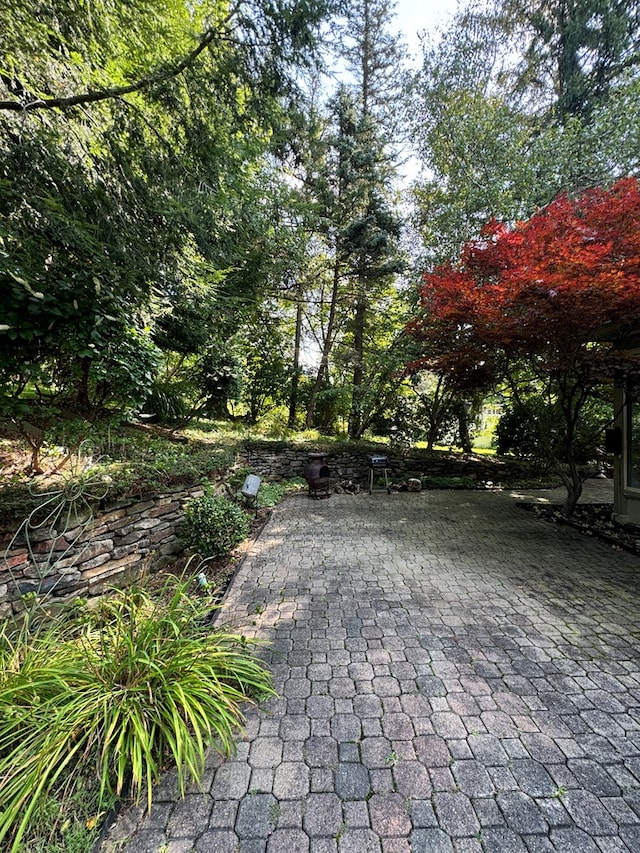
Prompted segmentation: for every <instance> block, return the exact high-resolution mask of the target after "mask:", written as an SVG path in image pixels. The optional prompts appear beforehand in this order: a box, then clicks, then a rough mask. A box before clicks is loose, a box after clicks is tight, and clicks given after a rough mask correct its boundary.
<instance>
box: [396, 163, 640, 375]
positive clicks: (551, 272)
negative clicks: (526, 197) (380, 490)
mask: <svg viewBox="0 0 640 853" xmlns="http://www.w3.org/2000/svg"><path fill="white" fill-rule="evenodd" d="M420 298H421V310H420V312H419V315H418V316H417V317H416V318H415V319H414V320H413V321H412V322H411V323H410V324H409V332H410V334H412V335H413V336H414V337H415V338H417V339H418V340H420V341H422V342H423V344H424V352H425V357H424V359H423V360H422V361H419V362H415V363H414V364H413V365H411V366H410V369H419V368H421V367H430V368H431V369H435V370H439V371H442V372H445V373H447V374H449V375H450V376H451V378H453V379H454V380H456V381H457V382H458V384H459V385H460V386H466V387H469V386H471V385H474V384H475V385H480V384H482V382H483V380H485V379H487V378H488V377H489V375H490V374H491V372H492V366H493V363H494V360H495V356H496V354H497V353H498V352H500V353H502V354H505V355H507V356H518V355H524V354H527V355H531V354H534V355H536V356H538V357H539V359H540V360H541V361H544V362H546V367H547V370H548V371H549V372H551V373H553V372H561V371H563V370H567V369H572V368H574V367H576V366H580V365H582V366H583V367H587V366H588V365H589V364H591V366H592V367H595V366H596V362H598V361H600V362H602V364H601V366H604V362H603V358H604V357H605V356H606V355H608V356H610V354H611V349H612V342H611V337H612V336H611V334H610V333H611V330H614V331H615V333H616V334H617V335H618V337H622V336H623V334H624V333H625V332H626V331H629V330H631V329H634V328H635V329H640V189H639V187H638V183H637V181H636V180H635V179H634V178H625V179H622V180H620V181H618V182H617V183H616V184H615V185H614V186H613V187H612V188H611V189H592V190H589V191H587V192H585V193H583V194H582V195H580V196H579V197H577V198H570V197H568V196H566V195H561V196H559V197H558V198H556V199H555V201H553V202H552V203H551V204H549V205H548V206H547V207H545V208H543V209H542V210H540V211H538V212H537V213H536V214H534V216H532V217H531V219H529V220H527V221H526V222H520V223H518V224H517V225H516V226H514V227H512V228H509V227H506V226H504V225H502V224H500V223H498V222H495V221H493V222H490V223H489V224H488V225H487V226H486V227H485V229H484V231H483V233H482V235H481V238H480V239H479V240H477V241H473V242H470V243H467V244H466V245H465V246H464V248H463V250H462V252H461V257H460V261H459V263H458V264H456V265H453V264H447V265H444V266H440V267H438V268H437V269H435V270H434V271H433V272H431V273H427V274H425V276H424V281H423V284H422V287H421V290H420ZM603 331H608V332H609V334H606V335H603ZM603 337H604V338H606V340H607V343H603V342H602V341H603ZM596 341H600V343H594V342H596Z"/></svg>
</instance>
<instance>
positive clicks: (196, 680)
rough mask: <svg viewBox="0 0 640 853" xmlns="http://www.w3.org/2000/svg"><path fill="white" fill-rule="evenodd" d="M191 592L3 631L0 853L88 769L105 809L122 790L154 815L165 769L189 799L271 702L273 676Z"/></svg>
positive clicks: (166, 591) (130, 595)
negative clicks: (211, 763) (214, 623)
mask: <svg viewBox="0 0 640 853" xmlns="http://www.w3.org/2000/svg"><path fill="white" fill-rule="evenodd" d="M191 587H192V584H191V582H190V581H184V580H177V579H175V578H172V579H170V580H169V581H167V584H166V586H165V587H164V588H163V590H162V591H161V593H160V594H159V595H156V594H154V597H153V598H152V597H151V596H150V594H149V593H148V592H147V591H146V590H145V589H144V588H142V587H140V586H136V587H134V588H131V589H129V590H126V591H120V592H117V593H115V594H114V595H113V596H111V597H109V598H108V599H105V600H104V601H103V602H102V603H101V604H100V606H99V607H98V608H97V609H96V610H94V611H90V612H88V613H87V612H85V613H84V615H83V618H82V619H81V620H80V619H77V618H75V619H74V621H73V624H71V625H70V624H69V620H68V618H67V619H66V620H63V619H62V617H58V618H56V619H54V620H53V621H52V622H50V623H49V624H48V625H47V626H46V627H44V628H42V629H41V630H40V631H38V632H37V633H36V634H35V635H30V634H29V632H28V631H26V630H23V631H21V632H19V633H18V634H17V636H15V637H12V636H11V635H10V634H9V632H8V629H7V628H6V627H5V629H4V631H3V632H2V633H0V849H2V850H8V851H18V850H20V849H22V850H24V849H27V848H28V846H29V845H28V844H27V847H26V848H25V846H24V844H25V841H26V840H27V839H28V838H29V833H30V831H32V823H33V821H34V820H35V819H37V817H38V814H39V812H40V813H41V812H42V808H43V804H44V803H45V801H47V800H50V799H51V798H56V797H58V798H62V799H63V800H64V796H65V791H70V790H73V786H74V783H75V780H76V779H77V778H78V777H79V776H80V775H84V777H86V772H87V766H91V767H93V768H94V769H93V774H92V775H93V777H94V778H95V782H96V789H97V790H98V793H99V796H98V806H97V808H98V810H99V809H100V807H101V804H102V807H103V808H104V804H105V803H107V804H109V803H110V802H112V801H113V797H114V796H119V795H121V794H122V793H123V792H125V791H127V792H128V794H129V795H130V796H132V798H133V799H134V800H136V801H139V800H140V798H141V796H142V795H145V796H146V800H147V803H148V805H149V806H150V805H151V796H152V786H153V784H154V782H155V781H157V779H158V776H159V772H160V769H161V768H162V767H163V766H165V765H166V763H167V761H169V760H170V761H172V762H173V763H174V764H175V765H176V767H177V773H178V782H179V787H180V792H181V793H182V794H184V790H185V784H186V782H187V780H189V779H193V780H194V781H195V782H196V783H197V782H199V781H200V780H201V779H202V775H203V772H204V767H205V758H206V751H207V748H208V747H209V746H210V745H213V746H214V747H215V748H216V749H218V750H219V751H220V752H222V753H223V754H225V755H228V754H230V753H231V752H232V751H233V748H234V737H235V735H236V734H237V732H238V731H239V730H241V727H242V724H243V722H244V717H243V713H242V705H243V703H245V702H246V701H248V700H251V699H257V698H261V697H263V696H267V695H272V694H273V689H272V687H271V681H270V675H269V674H268V672H267V671H266V670H265V669H264V668H263V667H262V666H261V665H260V663H259V662H258V661H257V660H256V659H255V658H254V657H253V656H252V655H251V654H250V652H249V649H248V647H247V642H246V640H245V639H244V638H243V637H241V636H237V635H234V634H232V633H229V632H227V631H225V630H212V628H211V625H210V624H208V619H207V617H208V615H210V603H209V602H207V601H206V600H205V599H201V598H196V597H194V596H193V595H190V594H189V589H190V588H191ZM107 808H108V805H107ZM21 845H22V846H21Z"/></svg>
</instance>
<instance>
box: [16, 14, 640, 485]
mask: <svg viewBox="0 0 640 853" xmlns="http://www.w3.org/2000/svg"><path fill="white" fill-rule="evenodd" d="M638 15H639V7H638V4H637V3H636V2H630V0H623V2H615V3H614V2H613V0H586V1H585V0H581V2H576V0H550V2H549V0H544V2H543V0H535V2H533V3H531V2H527V3H525V2H523V0H489V2H487V3H485V4H484V5H482V6H478V5H477V4H473V6H471V5H469V6H468V7H465V6H464V5H462V6H461V7H460V9H459V11H458V13H457V15H456V16H455V17H454V18H453V20H452V22H451V25H450V26H449V27H448V28H447V29H446V30H445V31H444V32H441V33H434V34H431V36H430V37H428V38H425V39H424V40H423V43H422V56H421V60H420V64H419V67H415V66H412V65H411V63H410V62H409V60H408V56H407V51H406V48H405V46H404V44H403V41H402V38H401V37H400V36H399V35H398V34H397V32H396V30H397V27H396V24H395V22H394V11H393V5H392V4H391V3H390V2H388V0H357V2H353V3H348V4H346V3H345V4H342V3H341V2H340V0H305V2H293V0H278V2H275V3H271V2H266V0H242V2H240V3H237V4H233V5H232V4H230V3H228V2H226V0H207V2H205V3H201V4H196V5H193V4H186V3H184V2H183V0H145V2H144V3H141V4H136V11H135V14H133V13H132V11H131V8H130V7H129V6H127V5H126V4H124V5H123V4H121V3H118V2H113V0H99V2H96V3H92V4H90V5H88V4H76V3H71V2H69V3H67V2H61V0H56V2H52V0H49V2H38V3H32V2H26V0H9V2H8V3H7V4H5V6H4V7H3V11H2V12H0V54H1V56H2V62H1V63H0V292H1V294H2V312H1V316H0V339H1V344H2V345H1V346H0V382H1V383H2V396H1V397H0V415H1V417H2V421H3V429H4V431H5V433H7V432H12V433H13V434H19V435H21V436H22V438H23V439H24V440H26V441H28V442H30V443H31V444H32V445H34V446H36V447H37V445H38V443H39V442H41V441H42V436H43V435H44V434H45V432H46V430H47V429H48V428H49V427H50V426H51V424H53V423H57V422H59V421H60V419H61V418H63V417H67V416H74V417H78V416H79V417H82V418H84V419H86V420H88V421H96V420H103V419H104V418H106V417H109V418H111V417H113V416H114V415H116V416H118V417H121V418H131V417H143V418H146V419H147V420H156V421H161V422H163V423H168V424H170V425H171V426H174V427H175V426H181V425H184V424H185V423H187V422H189V421H190V420H192V419H193V418H195V417H201V416H206V417H216V418H220V417H222V418H234V419H239V418H241V419H243V420H244V421H246V422H249V423H260V424H263V425H264V427H265V429H266V430H271V431H275V432H276V433H278V434H283V433H284V432H285V431H286V430H287V429H295V428H300V427H306V428H318V429H320V430H321V431H323V432H325V433H333V434H345V435H348V436H349V437H350V438H360V437H363V436H364V435H366V434H372V433H377V434H380V433H382V434H384V433H389V432H390V431H391V430H392V429H393V430H395V434H396V436H401V437H402V438H403V440H406V441H409V442H414V441H416V440H419V439H422V440H424V441H426V442H427V443H428V444H429V446H432V445H433V444H434V443H436V442H446V443H447V444H451V443H457V444H458V445H460V446H461V447H463V448H464V449H466V450H469V449H470V447H471V441H472V428H473V423H474V421H475V419H476V418H477V416H478V414H479V413H481V412H482V410H483V402H484V404H485V405H486V402H487V400H489V401H491V403H492V405H493V406H494V407H495V406H496V405H497V406H498V407H500V406H502V407H505V408H506V409H512V408H513V401H512V399H511V391H510V390H509V388H508V386H507V385H506V384H505V383H504V382H502V381H501V377H499V376H496V377H495V382H494V383H493V385H492V386H491V387H484V388H482V389H480V390H478V389H472V388H471V387H469V388H466V389H464V392H463V390H462V389H460V388H456V387H454V386H453V385H452V383H451V382H450V378H449V377H448V376H447V375H446V374H445V373H442V372H441V373H437V372H436V373H433V372H431V373H426V374H425V373H422V374H421V375H419V376H416V375H410V374H408V373H407V370H406V365H407V364H416V363H417V362H418V361H419V360H420V358H421V351H420V346H419V344H418V342H417V341H416V340H415V339H414V338H412V337H411V336H408V335H407V334H406V324H407V322H408V321H409V320H410V319H411V318H412V317H413V315H414V314H415V306H416V299H417V289H418V286H419V284H420V278H421V275H422V273H423V272H424V271H425V270H427V271H430V270H431V269H433V267H434V265H435V264H437V263H438V262H442V261H456V259H457V258H458V257H459V252H460V248H461V246H462V245H463V243H464V242H465V241H467V240H471V239H474V238H476V237H478V236H479V234H480V233H481V231H482V228H483V226H484V225H485V224H486V223H487V222H488V221H489V220H492V219H496V220H500V221H503V222H506V223H511V224H513V223H514V222H516V221H517V220H520V219H528V218H529V217H531V216H532V215H533V214H534V213H535V211H536V210H537V209H539V208H540V207H543V206H545V205H547V204H548V203H549V202H551V201H552V200H553V199H554V198H555V197H556V196H557V195H558V194H559V193H561V192H562V193H566V194H568V195H569V196H572V195H574V194H576V193H579V192H581V191H583V190H585V189H586V188H589V187H594V186H600V187H603V188H605V189H606V188H607V187H609V186H611V185H612V184H613V183H614V182H615V181H616V180H617V179H619V178H621V177H625V176H626V177H628V176H633V175H635V174H636V173H637V171H638V157H639V156H640V155H639V152H640V140H639V139H638V135H639V134H640V120H639V119H640V88H639V87H640V80H639V77H638V61H639V58H640V53H639V52H638V41H639V35H640V25H639V19H638ZM547 391H548V388H546V387H545V386H544V382H542V384H540V385H539V386H538V387H537V388H535V389H532V393H537V394H538V395H539V396H540V397H544V396H545V393H546V392H547ZM487 395H489V396H487ZM551 404H553V401H551ZM603 425H604V421H603ZM503 432H504V429H503ZM32 467H33V469H34V470H37V469H38V459H37V454H35V455H34V458H33V460H32Z"/></svg>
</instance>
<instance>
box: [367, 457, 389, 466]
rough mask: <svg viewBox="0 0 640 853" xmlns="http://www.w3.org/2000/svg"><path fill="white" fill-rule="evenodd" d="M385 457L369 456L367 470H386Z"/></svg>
mask: <svg viewBox="0 0 640 853" xmlns="http://www.w3.org/2000/svg"><path fill="white" fill-rule="evenodd" d="M387 467H388V465H387V457H386V456H378V455H376V456H370V457H369V468H387Z"/></svg>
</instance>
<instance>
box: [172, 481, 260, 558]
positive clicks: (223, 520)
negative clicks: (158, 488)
mask: <svg viewBox="0 0 640 853" xmlns="http://www.w3.org/2000/svg"><path fill="white" fill-rule="evenodd" d="M184 515H185V523H184V528H183V532H182V536H183V539H184V541H185V543H186V545H187V547H188V548H192V549H193V550H194V551H196V552H197V553H198V554H199V555H200V556H201V557H224V556H226V555H227V554H228V553H229V552H230V551H231V550H232V549H233V548H235V546H236V545H238V544H239V543H240V542H242V540H243V539H245V538H246V537H247V536H248V534H249V530H250V526H251V525H250V521H249V516H248V515H247V513H246V512H245V511H244V510H243V509H242V508H241V507H239V506H238V505H237V504H235V503H233V501H230V500H229V499H228V498H225V497H222V496H221V495H211V494H206V495H203V496H202V497H200V498H193V500H191V501H189V502H188V503H187V505H186V506H185V511H184Z"/></svg>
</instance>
